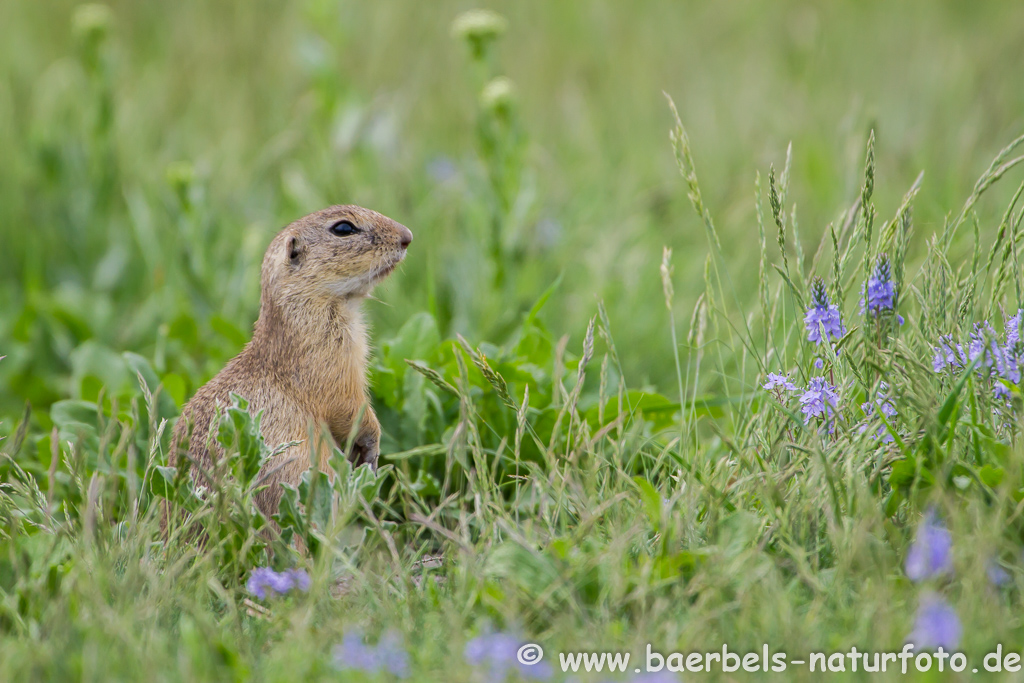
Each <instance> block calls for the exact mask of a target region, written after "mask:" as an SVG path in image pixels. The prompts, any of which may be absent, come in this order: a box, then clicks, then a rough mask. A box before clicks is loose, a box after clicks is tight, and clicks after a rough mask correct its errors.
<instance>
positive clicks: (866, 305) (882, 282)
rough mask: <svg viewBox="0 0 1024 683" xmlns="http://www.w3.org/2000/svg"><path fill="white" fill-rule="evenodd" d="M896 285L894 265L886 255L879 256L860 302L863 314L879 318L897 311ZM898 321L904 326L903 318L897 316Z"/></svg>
mask: <svg viewBox="0 0 1024 683" xmlns="http://www.w3.org/2000/svg"><path fill="white" fill-rule="evenodd" d="M897 299H898V296H897V292H896V283H894V282H893V281H892V265H891V264H890V263H889V257H888V256H887V255H886V254H879V255H878V261H877V262H876V263H875V270H874V272H873V273H872V274H871V277H869V278H868V282H867V285H866V286H865V287H864V294H863V296H862V297H861V300H860V312H861V314H867V315H871V316H873V317H875V318H877V317H878V316H879V315H881V314H882V313H884V312H886V311H895V310H896V304H897ZM896 320H897V321H898V322H899V324H900V325H902V324H903V316H901V315H899V314H896Z"/></svg>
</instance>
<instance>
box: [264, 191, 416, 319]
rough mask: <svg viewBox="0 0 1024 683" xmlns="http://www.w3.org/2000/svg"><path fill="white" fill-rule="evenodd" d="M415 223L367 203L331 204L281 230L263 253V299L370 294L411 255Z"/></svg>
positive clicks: (277, 301)
mask: <svg viewBox="0 0 1024 683" xmlns="http://www.w3.org/2000/svg"><path fill="white" fill-rule="evenodd" d="M411 242H412V232H411V231H410V230H409V228H407V227H405V226H404V225H402V224H400V223H396V222H395V221H393V220H391V219H390V218H388V217H387V216H383V215H381V214H379V213H377V212H376V211H371V210H370V209H364V208H363V207H361V206H355V205H351V204H349V205H344V206H331V207H328V208H326V209H323V210H322V211H317V212H316V213H311V214H309V215H308V216H304V217H303V218H300V219H299V220H297V221H295V222H294V223H292V224H291V225H289V226H288V227H286V228H285V229H284V230H282V231H281V232H279V233H278V234H277V237H275V238H274V240H273V241H272V242H271V243H270V247H268V248H267V253H266V256H264V258H263V270H262V284H263V292H262V294H263V299H264V301H265V302H267V301H275V302H276V303H285V302H287V301H297V300H305V301H316V300H330V299H353V298H362V297H365V296H367V295H368V294H369V293H370V291H371V290H372V289H373V287H374V285H376V284H377V283H378V282H380V281H381V280H383V279H384V278H386V277H387V276H388V275H390V274H391V271H393V270H394V269H395V267H396V266H397V265H398V264H399V263H401V261H402V259H403V258H405V251H406V248H407V247H408V246H409V244H410V243H411Z"/></svg>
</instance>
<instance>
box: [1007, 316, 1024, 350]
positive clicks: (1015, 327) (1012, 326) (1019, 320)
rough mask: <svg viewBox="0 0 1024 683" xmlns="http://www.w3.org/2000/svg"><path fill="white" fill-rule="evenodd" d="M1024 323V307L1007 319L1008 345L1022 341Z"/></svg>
mask: <svg viewBox="0 0 1024 683" xmlns="http://www.w3.org/2000/svg"><path fill="white" fill-rule="evenodd" d="M1022 324H1024V309H1017V314H1016V315H1014V316H1013V317H1011V318H1010V319H1008V320H1007V321H1006V345H1007V346H1014V345H1016V344H1017V343H1018V342H1019V341H1020V332H1021V325H1022Z"/></svg>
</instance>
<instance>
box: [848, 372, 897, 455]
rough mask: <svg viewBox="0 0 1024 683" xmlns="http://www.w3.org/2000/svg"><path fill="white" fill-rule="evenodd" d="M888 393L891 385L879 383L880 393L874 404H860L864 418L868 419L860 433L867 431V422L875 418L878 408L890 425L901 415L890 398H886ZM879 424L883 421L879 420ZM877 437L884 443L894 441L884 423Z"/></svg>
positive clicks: (861, 427)
mask: <svg viewBox="0 0 1024 683" xmlns="http://www.w3.org/2000/svg"><path fill="white" fill-rule="evenodd" d="M888 392H889V385H888V384H886V383H885V382H879V384H878V392H877V394H876V398H875V401H874V403H872V402H871V401H868V402H866V403H861V404H860V409H861V410H863V411H864V416H865V418H866V419H865V422H864V424H862V425H861V426H860V429H858V430H857V431H858V432H860V433H863V432H865V431H866V430H867V428H868V425H867V422H868V421H870V420H871V419H872V418H873V417H874V415H875V408H876V407H877V408H878V412H879V413H881V414H882V415H885V417H886V421H887V422H889V423H890V424H891V423H892V420H893V418H895V417H896V416H897V415H899V413H898V412H897V411H896V406H894V405H893V404H892V402H891V401H890V400H889V398H888V397H887V396H886V394H887V393H888ZM879 422H881V420H879ZM875 437H876V438H878V439H880V440H881V441H882V443H892V442H893V441H894V439H893V436H892V434H890V433H889V430H888V429H886V427H885V424H884V423H882V424H879V425H878V429H877V430H876V431H875Z"/></svg>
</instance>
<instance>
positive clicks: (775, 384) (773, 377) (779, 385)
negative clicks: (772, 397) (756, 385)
mask: <svg viewBox="0 0 1024 683" xmlns="http://www.w3.org/2000/svg"><path fill="white" fill-rule="evenodd" d="M764 389H765V391H772V390H773V389H776V390H781V389H785V390H786V391H796V385H795V384H793V383H792V382H790V381H789V375H780V374H778V373H777V372H769V373H768V381H767V382H765V384H764Z"/></svg>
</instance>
